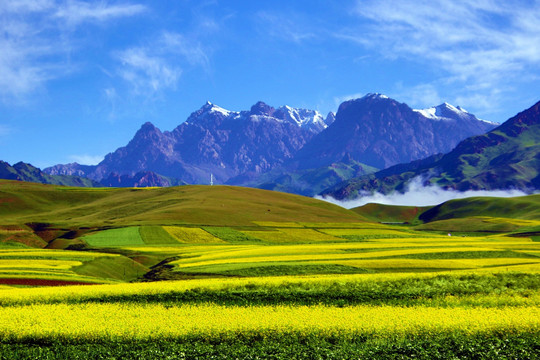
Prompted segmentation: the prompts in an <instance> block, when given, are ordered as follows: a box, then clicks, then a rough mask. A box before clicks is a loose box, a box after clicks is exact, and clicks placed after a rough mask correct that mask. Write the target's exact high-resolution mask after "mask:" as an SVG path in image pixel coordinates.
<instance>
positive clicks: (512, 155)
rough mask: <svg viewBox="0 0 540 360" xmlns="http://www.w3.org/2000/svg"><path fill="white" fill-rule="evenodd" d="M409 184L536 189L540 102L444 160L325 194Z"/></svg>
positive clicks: (539, 181) (403, 167)
mask: <svg viewBox="0 0 540 360" xmlns="http://www.w3.org/2000/svg"><path fill="white" fill-rule="evenodd" d="M412 179H421V180H422V182H423V184H424V185H437V186H439V187H442V188H445V189H456V190H460V191H465V190H495V189H497V190H499V189H519V190H524V191H532V190H537V189H540V102H538V103H536V104H535V105H533V106H532V107H531V108H529V109H527V110H525V111H523V112H521V113H519V114H517V115H516V116H514V117H512V118H510V119H509V120H507V121H506V122H505V123H503V124H502V125H501V126H499V127H497V128H495V129H493V130H491V131H489V132H488V133H486V134H482V135H477V136H473V137H470V138H467V139H465V140H463V141H461V142H460V143H459V144H458V145H457V146H456V147H455V148H454V149H453V150H452V151H450V152H449V153H447V154H445V155H442V154H441V155H436V156H432V157H429V158H426V159H423V160H420V161H415V162H411V163H407V164H400V165H396V166H393V167H390V168H387V169H385V170H382V171H379V172H377V173H375V174H372V175H369V176H363V177H360V178H355V179H350V180H348V181H345V182H343V183H341V184H338V185H336V186H334V187H332V188H330V189H327V190H325V191H324V192H323V195H324V196H332V197H334V198H336V199H352V198H355V197H357V196H358V195H359V194H361V193H364V192H367V193H373V192H380V193H390V192H392V191H395V190H397V191H401V192H403V191H405V190H406V189H407V184H408V183H409V182H410V181H411V180H412Z"/></svg>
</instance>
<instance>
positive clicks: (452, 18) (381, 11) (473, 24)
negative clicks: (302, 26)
mask: <svg viewBox="0 0 540 360" xmlns="http://www.w3.org/2000/svg"><path fill="white" fill-rule="evenodd" d="M355 13H356V15H357V16H358V17H359V18H361V19H362V20H364V21H363V24H364V25H362V26H360V27H359V28H356V29H349V30H348V31H342V32H340V33H339V34H338V35H337V36H338V37H340V38H342V39H346V40H349V41H353V42H356V43H357V44H360V45H362V46H364V47H367V48H369V49H372V50H376V51H379V52H380V53H381V54H383V55H384V56H386V57H387V58H390V59H392V58H407V59H408V60H412V61H417V62H422V63H425V62H428V63H429V64H430V65H435V66H437V67H439V68H440V69H442V70H444V71H445V72H446V74H447V75H446V76H445V77H444V78H443V79H439V80H443V81H447V82H452V83H458V84H464V86H466V87H467V88H466V89H464V90H465V91H466V92H467V94H466V95H465V97H468V95H469V94H479V93H480V94H483V96H484V97H486V98H489V99H495V98H497V97H498V96H499V94H500V92H499V91H495V92H494V91H493V89H494V88H496V89H502V88H504V86H506V85H507V84H508V83H509V82H510V81H527V80H529V79H530V75H529V72H530V71H531V69H535V70H536V71H537V70H538V68H539V67H540V22H539V21H538V19H539V18H540V3H538V2H537V1H532V2H531V1H512V2H499V1H493V0H478V1H459V0H457V1H456V0H432V1H414V2H413V1H401V0H389V1H377V0H362V1H357V3H356V7H355ZM366 20H367V24H365V21H366ZM510 79H511V80H510ZM501 91H502V90H501ZM465 97H464V100H466V99H465ZM490 102H491V101H490ZM463 105H465V106H467V105H469V104H467V103H465V104H463Z"/></svg>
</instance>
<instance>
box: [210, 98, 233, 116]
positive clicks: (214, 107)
mask: <svg viewBox="0 0 540 360" xmlns="http://www.w3.org/2000/svg"><path fill="white" fill-rule="evenodd" d="M203 108H204V109H205V112H210V113H216V112H217V113H221V114H223V115H224V116H229V115H231V114H232V113H233V111H229V110H226V109H224V108H222V107H220V106H217V105H215V104H212V103H211V102H210V101H207V102H206V104H205V105H204V106H203Z"/></svg>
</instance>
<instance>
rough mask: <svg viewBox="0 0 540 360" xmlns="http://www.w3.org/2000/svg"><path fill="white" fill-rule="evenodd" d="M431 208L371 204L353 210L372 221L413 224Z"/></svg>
mask: <svg viewBox="0 0 540 360" xmlns="http://www.w3.org/2000/svg"><path fill="white" fill-rule="evenodd" d="M430 208H431V206H423V207H421V206H398V205H383V204H374V203H370V204H366V205H364V206H359V207H356V208H354V209H351V210H352V211H354V212H356V213H357V214H360V215H362V216H363V217H365V218H367V219H369V220H371V221H376V222H402V223H412V222H414V221H417V220H418V216H419V215H420V214H422V213H424V212H425V211H426V210H428V209H430Z"/></svg>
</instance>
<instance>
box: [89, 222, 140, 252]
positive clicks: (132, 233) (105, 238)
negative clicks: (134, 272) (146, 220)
mask: <svg viewBox="0 0 540 360" xmlns="http://www.w3.org/2000/svg"><path fill="white" fill-rule="evenodd" d="M82 239H83V240H84V241H85V242H86V243H87V244H88V245H90V246H97V247H108V246H111V247H115V246H132V245H144V241H143V239H142V238H141V234H140V233H139V227H138V226H131V227H126V228H119V229H110V230H103V231H100V232H97V233H94V234H91V235H87V236H84V237H83V238H82Z"/></svg>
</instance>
